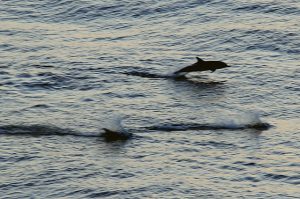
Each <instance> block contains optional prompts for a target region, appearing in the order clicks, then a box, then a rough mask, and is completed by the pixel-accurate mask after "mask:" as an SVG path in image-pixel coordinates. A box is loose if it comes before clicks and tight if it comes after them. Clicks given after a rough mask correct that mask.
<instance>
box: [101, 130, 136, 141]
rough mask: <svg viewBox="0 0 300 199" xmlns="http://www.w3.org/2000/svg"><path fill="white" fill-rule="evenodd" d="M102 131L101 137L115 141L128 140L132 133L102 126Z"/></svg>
mask: <svg viewBox="0 0 300 199" xmlns="http://www.w3.org/2000/svg"><path fill="white" fill-rule="evenodd" d="M103 130H104V133H102V134H101V137H103V138H104V139H105V141H107V142H112V141H117V140H123V141H125V140H128V139H130V138H131V137H132V133H129V132H123V131H122V132H121V131H113V130H110V129H107V128H103Z"/></svg>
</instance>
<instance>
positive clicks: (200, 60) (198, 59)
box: [196, 57, 204, 62]
mask: <svg viewBox="0 0 300 199" xmlns="http://www.w3.org/2000/svg"><path fill="white" fill-rule="evenodd" d="M196 59H197V61H198V62H203V61H204V60H203V59H200V58H199V57H196Z"/></svg>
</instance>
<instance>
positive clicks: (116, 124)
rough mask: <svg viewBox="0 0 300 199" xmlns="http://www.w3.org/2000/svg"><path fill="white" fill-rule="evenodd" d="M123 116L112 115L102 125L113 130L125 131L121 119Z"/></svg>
mask: <svg viewBox="0 0 300 199" xmlns="http://www.w3.org/2000/svg"><path fill="white" fill-rule="evenodd" d="M124 118H125V117H124V116H120V115H118V116H112V119H109V120H108V121H107V123H106V124H105V125H104V126H105V128H106V129H109V130H111V131H115V132H125V129H124V127H123V126H122V121H123V120H124Z"/></svg>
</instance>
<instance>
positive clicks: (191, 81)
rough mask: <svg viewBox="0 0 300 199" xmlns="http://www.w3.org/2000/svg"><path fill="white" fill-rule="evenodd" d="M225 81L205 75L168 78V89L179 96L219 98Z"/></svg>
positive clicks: (223, 89) (222, 92) (224, 86)
mask: <svg viewBox="0 0 300 199" xmlns="http://www.w3.org/2000/svg"><path fill="white" fill-rule="evenodd" d="M225 82H226V81H215V80H212V79H209V78H206V77H199V76H198V77H192V78H191V77H181V78H179V79H178V78H174V79H170V80H169V84H168V85H169V87H170V90H173V91H175V92H176V93H178V94H179V95H180V96H185V95H186V96H189V97H191V96H192V97H196V98H197V99H198V97H201V98H219V97H222V96H223V95H224V91H225V88H226V85H225Z"/></svg>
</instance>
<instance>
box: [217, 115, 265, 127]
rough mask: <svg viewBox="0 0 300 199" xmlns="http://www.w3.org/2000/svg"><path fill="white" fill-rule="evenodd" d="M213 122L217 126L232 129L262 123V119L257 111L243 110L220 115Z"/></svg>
mask: <svg viewBox="0 0 300 199" xmlns="http://www.w3.org/2000/svg"><path fill="white" fill-rule="evenodd" d="M214 123H215V124H216V125H217V126H223V127H228V128H232V129H234V128H242V127H246V126H250V125H255V124H262V121H261V119H260V114H259V113H258V112H243V113H234V114H231V115H230V114H228V115H223V116H220V117H218V118H217V119H216V120H215V121H214Z"/></svg>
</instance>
